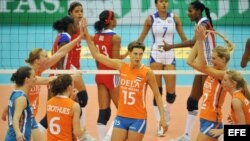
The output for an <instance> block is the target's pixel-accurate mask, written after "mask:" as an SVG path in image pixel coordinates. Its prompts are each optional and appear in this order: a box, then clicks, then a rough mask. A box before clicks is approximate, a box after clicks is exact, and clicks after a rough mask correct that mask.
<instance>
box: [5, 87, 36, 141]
mask: <svg viewBox="0 0 250 141" xmlns="http://www.w3.org/2000/svg"><path fill="white" fill-rule="evenodd" d="M21 96H24V97H25V98H26V99H27V107H26V108H25V109H24V111H23V112H22V115H21V117H20V120H19V128H20V130H21V132H22V134H23V135H24V137H25V141H30V139H31V130H32V129H31V120H32V118H33V113H32V107H31V106H30V104H29V101H28V98H27V96H26V95H25V94H24V92H23V91H21V90H14V91H13V92H12V94H11V96H10V99H9V105H8V126H9V129H8V131H7V135H6V138H5V141H14V140H16V134H15V131H14V128H13V123H12V122H13V116H14V112H15V101H16V99H17V98H19V97H21Z"/></svg>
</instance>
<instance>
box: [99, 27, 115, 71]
mask: <svg viewBox="0 0 250 141" xmlns="http://www.w3.org/2000/svg"><path fill="white" fill-rule="evenodd" d="M113 35H115V33H114V32H113V31H112V30H110V29H107V30H104V31H102V32H100V33H96V34H95V36H94V44H95V46H96V47H97V48H98V49H99V52H100V53H101V54H103V55H105V56H107V57H109V58H112V56H113V55H112V50H113V42H112V39H113ZM97 68H98V69H100V70H113V69H112V68H109V67H107V66H105V65H104V64H102V63H99V62H98V66H97Z"/></svg>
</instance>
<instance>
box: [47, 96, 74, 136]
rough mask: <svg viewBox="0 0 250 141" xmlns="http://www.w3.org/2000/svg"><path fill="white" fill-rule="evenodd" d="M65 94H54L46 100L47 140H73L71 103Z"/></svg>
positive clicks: (72, 102)
mask: <svg viewBox="0 0 250 141" xmlns="http://www.w3.org/2000/svg"><path fill="white" fill-rule="evenodd" d="M74 103H75V102H74V101H73V100H72V99H70V98H68V97H66V96H55V97H53V98H51V99H50V100H49V101H48V102H47V107H46V111H47V121H48V129H47V140H48V141H59V140H60V141H72V140H73V123H72V122H73V114H72V113H73V109H72V108H73V104H74Z"/></svg>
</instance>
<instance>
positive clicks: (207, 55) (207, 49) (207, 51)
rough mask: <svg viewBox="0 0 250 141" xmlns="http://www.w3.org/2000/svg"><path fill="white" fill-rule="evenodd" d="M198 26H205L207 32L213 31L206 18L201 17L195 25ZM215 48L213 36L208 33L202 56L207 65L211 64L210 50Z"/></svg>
mask: <svg viewBox="0 0 250 141" xmlns="http://www.w3.org/2000/svg"><path fill="white" fill-rule="evenodd" d="M200 24H205V25H207V26H208V30H214V29H213V27H212V26H211V24H210V22H209V20H208V19H207V18H206V17H203V18H201V19H200V20H199V21H198V23H197V25H200ZM215 47H216V44H215V38H214V34H210V33H209V35H208V36H207V38H206V39H205V49H204V55H205V59H206V62H207V64H211V61H212V50H213V48H215Z"/></svg>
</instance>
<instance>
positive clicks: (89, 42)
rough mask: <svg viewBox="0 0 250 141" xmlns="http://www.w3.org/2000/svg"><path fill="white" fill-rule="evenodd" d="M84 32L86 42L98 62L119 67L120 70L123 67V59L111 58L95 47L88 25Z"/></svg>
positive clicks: (114, 67)
mask: <svg viewBox="0 0 250 141" xmlns="http://www.w3.org/2000/svg"><path fill="white" fill-rule="evenodd" d="M83 30H84V33H85V36H86V42H87V45H88V48H89V50H90V52H91V54H92V56H93V58H95V59H96V60H97V61H98V62H100V63H102V64H104V65H106V66H108V67H110V68H113V69H117V70H119V68H120V67H121V64H122V62H121V60H119V59H111V58H109V57H107V56H105V55H103V54H101V53H100V52H99V51H98V49H97V48H96V47H95V45H94V43H93V41H92V39H91V37H90V35H89V33H88V29H87V26H86V25H85V26H84V28H83Z"/></svg>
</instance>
